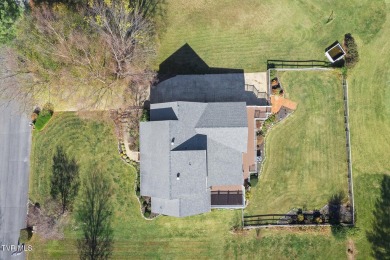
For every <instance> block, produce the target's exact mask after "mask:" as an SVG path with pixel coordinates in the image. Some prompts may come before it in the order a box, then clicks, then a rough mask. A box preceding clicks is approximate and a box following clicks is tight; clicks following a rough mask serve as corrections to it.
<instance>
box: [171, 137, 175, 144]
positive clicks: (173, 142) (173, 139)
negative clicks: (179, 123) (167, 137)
mask: <svg viewBox="0 0 390 260" xmlns="http://www.w3.org/2000/svg"><path fill="white" fill-rule="evenodd" d="M174 144H175V137H173V138H172V140H171V145H174Z"/></svg>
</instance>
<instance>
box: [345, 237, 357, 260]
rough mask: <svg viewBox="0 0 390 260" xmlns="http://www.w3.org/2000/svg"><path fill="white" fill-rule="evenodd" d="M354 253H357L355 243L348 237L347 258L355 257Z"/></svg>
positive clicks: (350, 259) (352, 258) (351, 259)
mask: <svg viewBox="0 0 390 260" xmlns="http://www.w3.org/2000/svg"><path fill="white" fill-rule="evenodd" d="M356 254H357V251H356V247H355V243H354V242H353V240H352V239H348V242H347V256H348V260H354V259H355V258H356Z"/></svg>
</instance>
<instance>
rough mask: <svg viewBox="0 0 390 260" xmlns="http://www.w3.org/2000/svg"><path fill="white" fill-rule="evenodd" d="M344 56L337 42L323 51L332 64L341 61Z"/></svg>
mask: <svg viewBox="0 0 390 260" xmlns="http://www.w3.org/2000/svg"><path fill="white" fill-rule="evenodd" d="M344 55H345V51H344V49H343V47H341V44H340V43H339V42H338V41H335V42H334V43H332V44H331V45H330V46H329V47H328V48H326V49H325V56H326V57H327V58H328V60H329V61H330V62H332V63H334V62H336V61H338V60H341V59H342V58H343V57H344Z"/></svg>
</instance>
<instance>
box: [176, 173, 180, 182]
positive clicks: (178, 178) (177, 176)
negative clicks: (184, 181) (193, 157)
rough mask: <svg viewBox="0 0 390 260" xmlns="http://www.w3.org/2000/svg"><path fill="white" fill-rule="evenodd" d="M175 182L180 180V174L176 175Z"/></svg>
mask: <svg viewBox="0 0 390 260" xmlns="http://www.w3.org/2000/svg"><path fill="white" fill-rule="evenodd" d="M176 180H180V172H178V173H177V174H176Z"/></svg>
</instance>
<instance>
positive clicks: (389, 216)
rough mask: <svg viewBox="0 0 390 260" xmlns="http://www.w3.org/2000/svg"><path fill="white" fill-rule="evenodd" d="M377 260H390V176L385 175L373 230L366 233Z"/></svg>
mask: <svg viewBox="0 0 390 260" xmlns="http://www.w3.org/2000/svg"><path fill="white" fill-rule="evenodd" d="M366 235H367V238H368V241H369V242H370V243H371V248H372V255H373V256H374V257H375V258H376V259H390V176H388V175H384V176H383V180H382V187H381V196H380V197H379V198H378V199H377V201H376V203H375V210H374V222H373V226H372V230H371V231H368V232H367V233H366Z"/></svg>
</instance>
